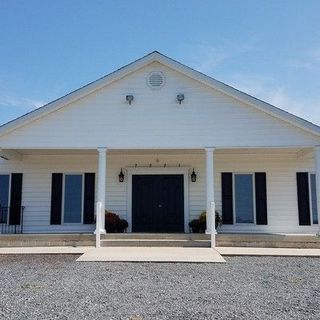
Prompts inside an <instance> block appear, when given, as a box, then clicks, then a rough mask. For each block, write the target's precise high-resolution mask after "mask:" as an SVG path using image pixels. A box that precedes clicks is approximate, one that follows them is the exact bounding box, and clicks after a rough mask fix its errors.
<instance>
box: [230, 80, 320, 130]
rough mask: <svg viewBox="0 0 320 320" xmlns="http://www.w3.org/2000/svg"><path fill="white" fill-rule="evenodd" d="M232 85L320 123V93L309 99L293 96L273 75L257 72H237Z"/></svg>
mask: <svg viewBox="0 0 320 320" xmlns="http://www.w3.org/2000/svg"><path fill="white" fill-rule="evenodd" d="M231 84H232V86H234V87H236V88H237V89H239V90H241V91H243V92H246V93H248V94H250V95H252V96H254V97H257V98H259V99H261V100H263V101H266V102H268V103H271V104H272V105H274V106H276V107H279V108H281V109H284V110H286V111H288V112H290V113H293V114H295V115H297V116H299V117H302V118H304V119H306V120H309V121H311V122H313V123H317V124H320V95H319V96H315V97H309V98H307V99H303V98H297V97H293V95H292V94H290V92H289V90H288V89H287V88H286V87H285V86H283V85H279V84H277V83H276V82H275V81H274V79H272V78H271V77H265V76H261V75H255V74H235V75H233V76H232V77H231Z"/></svg>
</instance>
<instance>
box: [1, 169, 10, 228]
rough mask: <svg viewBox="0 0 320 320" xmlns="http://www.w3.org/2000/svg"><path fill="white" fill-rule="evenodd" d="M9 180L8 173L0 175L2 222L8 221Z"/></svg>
mask: <svg viewBox="0 0 320 320" xmlns="http://www.w3.org/2000/svg"><path fill="white" fill-rule="evenodd" d="M9 181H10V176H9V175H8V174H1V175H0V223H7V216H8V209H7V207H8V206H9Z"/></svg>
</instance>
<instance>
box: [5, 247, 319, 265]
mask: <svg viewBox="0 0 320 320" xmlns="http://www.w3.org/2000/svg"><path fill="white" fill-rule="evenodd" d="M154 249H155V248H154V247H138V248H136V247H125V248H119V247H102V248H99V249H96V248H95V247H92V246H85V247H70V246H69V247H67V246H63V247H11V248H0V255H6V254H77V255H80V254H82V256H81V257H80V258H79V259H78V261H168V262H169V261H171V262H172V261H173V260H174V259H176V260H175V261H181V262H214V261H212V259H213V257H219V256H220V255H222V256H283V257H320V249H292V248H250V247H217V248H216V252H214V253H213V251H212V249H210V248H176V247H169V248H167V247H161V248H157V250H154ZM137 250H138V251H137ZM175 250H177V251H175ZM84 254H85V255H84ZM97 255H98V258H99V259H101V260H92V259H94V257H95V256H97ZM120 255H121V257H122V258H123V260H117V259H119V257H120ZM99 256H100V257H99ZM85 259H87V260H85ZM90 259H91V260H90ZM108 259H109V260H108ZM159 259H163V260H159ZM208 259H209V260H210V261H207V260H208ZM200 260H201V261H200ZM204 260H205V261H204ZM222 260H223V258H222Z"/></svg>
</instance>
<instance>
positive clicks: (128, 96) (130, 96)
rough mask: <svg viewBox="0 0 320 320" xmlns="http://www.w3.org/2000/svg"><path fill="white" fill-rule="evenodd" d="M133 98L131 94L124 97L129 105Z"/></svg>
mask: <svg viewBox="0 0 320 320" xmlns="http://www.w3.org/2000/svg"><path fill="white" fill-rule="evenodd" d="M133 99H134V96H133V95H132V94H128V95H126V101H127V102H129V104H130V105H131V102H132V101H133Z"/></svg>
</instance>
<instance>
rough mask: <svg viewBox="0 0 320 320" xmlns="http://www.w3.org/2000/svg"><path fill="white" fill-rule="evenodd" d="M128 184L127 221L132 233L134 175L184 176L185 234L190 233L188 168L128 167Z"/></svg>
mask: <svg viewBox="0 0 320 320" xmlns="http://www.w3.org/2000/svg"><path fill="white" fill-rule="evenodd" d="M125 170H126V171H127V177H128V183H127V219H128V224H129V227H128V231H129V232H132V176H133V175H157V174H158V175H169V174H179V175H183V202H184V206H183V209H184V232H185V233H188V232H189V216H190V213H189V170H190V168H188V167H177V168H170V167H169V168H152V167H146V168H141V167H140V168H135V167H132V168H131V167H127V168H126V169H125Z"/></svg>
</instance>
